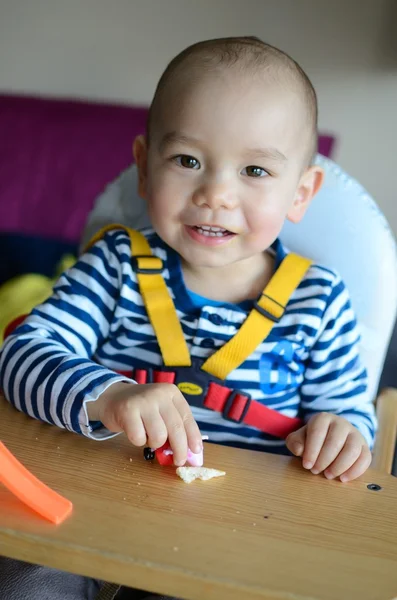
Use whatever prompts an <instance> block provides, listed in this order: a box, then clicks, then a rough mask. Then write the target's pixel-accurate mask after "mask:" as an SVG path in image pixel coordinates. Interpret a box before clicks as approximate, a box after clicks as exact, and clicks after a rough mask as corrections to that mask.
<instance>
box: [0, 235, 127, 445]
mask: <svg viewBox="0 0 397 600" xmlns="http://www.w3.org/2000/svg"><path fill="white" fill-rule="evenodd" d="M128 250H129V240H127V236H126V234H125V233H124V232H120V231H115V232H114V231H113V232H110V233H108V234H106V235H105V237H104V238H103V239H102V240H100V241H99V242H97V243H96V244H95V245H94V246H93V247H92V248H91V249H90V250H89V251H88V252H87V253H85V254H84V255H83V256H82V257H81V258H80V260H79V261H78V262H77V263H76V264H75V265H74V267H73V268H71V269H69V270H68V271H66V272H65V273H64V274H63V275H62V276H61V278H60V279H59V281H58V283H57V284H56V286H55V288H54V292H53V295H52V296H51V297H50V298H49V299H48V300H47V301H46V302H44V303H43V304H41V305H39V306H38V307H36V308H35V309H34V310H33V311H32V313H31V314H30V315H29V316H28V317H27V319H26V320H25V321H24V322H23V324H22V325H21V326H19V327H18V328H17V329H16V330H15V331H14V333H13V334H11V335H10V336H9V337H8V338H7V339H6V341H5V343H4V345H3V347H2V349H1V355H0V387H1V389H2V390H3V391H4V394H5V396H6V398H7V400H8V401H9V402H10V403H11V404H13V405H14V406H15V407H16V408H17V409H18V410H20V411H22V412H25V413H27V414H28V415H30V416H31V417H34V418H36V419H40V420H42V421H46V422H48V423H51V424H54V425H57V426H58V427H61V428H66V429H68V430H70V431H74V432H76V433H82V434H84V435H86V436H88V437H94V438H99V439H100V438H104V437H110V436H111V435H113V434H110V432H109V431H107V430H106V429H105V428H103V427H102V426H101V424H100V423H95V424H93V423H90V422H89V421H88V416H87V413H86V410H85V403H86V402H88V401H94V400H96V399H97V398H98V397H99V396H100V395H101V394H102V393H103V392H104V391H105V390H106V389H107V388H108V387H109V386H110V385H111V384H113V383H115V382H117V381H126V378H125V377H123V376H120V375H117V374H116V373H115V372H114V371H111V370H109V369H107V368H105V367H103V366H101V365H99V364H97V363H96V362H95V361H94V360H93V356H94V355H95V352H96V350H97V348H98V347H100V346H101V344H102V343H103V342H104V341H105V340H106V339H107V338H108V337H109V332H110V326H111V323H112V319H113V314H114V311H115V308H116V305H117V302H118V298H119V296H120V289H121V285H122V279H123V262H125V261H130V253H129V252H128ZM128 381H130V380H128Z"/></svg>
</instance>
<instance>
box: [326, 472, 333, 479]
mask: <svg viewBox="0 0 397 600" xmlns="http://www.w3.org/2000/svg"><path fill="white" fill-rule="evenodd" d="M324 475H325V477H326V478H327V479H335V477H334V476H333V475H332V473H331V472H330V471H324Z"/></svg>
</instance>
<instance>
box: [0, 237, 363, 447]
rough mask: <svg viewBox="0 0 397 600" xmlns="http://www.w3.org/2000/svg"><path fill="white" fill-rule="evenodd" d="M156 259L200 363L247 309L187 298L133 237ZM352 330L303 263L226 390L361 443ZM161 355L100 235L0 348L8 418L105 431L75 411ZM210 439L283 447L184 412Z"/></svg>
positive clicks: (123, 262) (321, 271)
mask: <svg viewBox="0 0 397 600" xmlns="http://www.w3.org/2000/svg"><path fill="white" fill-rule="evenodd" d="M144 235H145V237H146V239H147V240H148V242H149V244H150V246H151V249H152V252H153V254H154V255H155V256H158V257H159V258H161V259H162V261H163V265H164V271H163V277H164V280H165V282H166V285H167V288H168V290H169V292H170V294H171V297H172V298H173V301H174V304H175V308H176V311H177V314H178V318H179V321H180V323H181V326H182V329H183V333H184V336H185V339H186V342H187V345H188V348H189V351H190V355H191V357H192V358H198V359H202V360H205V359H206V358H207V357H208V356H209V355H211V354H212V353H213V352H214V351H216V350H217V349H218V348H220V347H221V346H222V345H223V344H225V343H226V342H227V341H228V340H229V339H231V338H232V337H233V336H234V335H235V334H236V332H237V331H238V330H239V328H240V327H241V325H242V323H243V322H244V320H245V319H246V317H247V314H248V312H249V310H250V308H251V306H252V302H251V301H246V302H243V303H241V304H230V303H219V302H213V301H211V300H208V299H205V298H202V297H197V295H192V294H191V293H189V291H188V290H187V288H186V286H185V284H184V281H183V274H182V270H181V264H180V258H179V255H178V254H177V253H176V252H174V251H173V250H172V249H171V248H169V247H168V246H167V245H166V244H165V243H164V242H163V241H162V240H161V239H160V238H159V237H158V236H157V234H156V233H155V232H153V230H145V231H144ZM271 251H272V252H273V254H274V256H275V269H277V267H278V265H279V264H280V262H281V261H282V260H283V258H284V256H285V255H286V252H287V251H286V250H285V249H284V248H283V246H282V244H281V242H280V241H278V240H277V241H276V242H275V243H274V244H273V246H272V249H271ZM358 344H359V334H358V330H357V325H356V321H355V316H354V313H353V310H352V308H351V305H350V300H349V296H348V293H347V291H346V288H345V286H344V284H343V282H342V281H341V279H340V277H339V276H338V275H337V274H336V273H335V272H333V271H331V270H329V269H327V268H324V267H322V266H319V265H312V266H311V267H310V269H309V270H308V272H307V273H306V275H305V277H304V278H303V280H302V282H301V283H300V285H299V286H298V288H297V289H296V290H295V291H294V293H293V295H292V296H291V299H290V301H289V302H288V305H287V307H286V310H285V313H284V315H283V317H282V318H281V320H280V321H279V322H278V323H276V324H275V325H274V327H273V329H272V331H271V333H270V334H269V336H268V337H267V338H266V339H265V340H264V341H263V342H262V343H261V344H260V345H259V347H258V348H257V349H256V350H255V351H254V352H253V353H252V354H251V355H250V356H249V357H248V358H247V359H246V360H245V362H244V363H243V364H241V365H240V366H239V367H238V368H236V369H235V370H234V371H232V372H231V373H230V374H229V375H228V376H227V379H226V381H227V385H228V387H230V388H234V389H238V390H241V391H242V392H243V393H244V392H245V393H248V394H250V395H251V397H252V398H253V399H254V400H257V401H259V402H262V403H264V404H265V405H266V406H269V407H270V408H272V409H275V410H277V411H279V412H281V413H283V414H285V415H287V416H299V417H302V418H303V419H305V420H307V419H308V418H309V417H310V416H311V415H314V414H315V413H318V412H325V411H326V412H330V413H334V414H338V415H341V416H343V417H345V418H346V419H347V420H348V421H350V422H351V423H352V424H353V425H355V426H356V427H357V428H358V429H359V430H360V431H361V433H362V434H363V436H364V437H365V439H366V440H367V442H368V444H369V445H370V446H372V443H373V439H374V433H375V416H374V407H373V404H372V402H371V399H370V398H369V396H368V394H367V381H366V371H365V368H364V367H363V365H362V363H361V360H360V356H359V350H358ZM161 364H162V357H161V353H160V350H159V346H158V343H157V339H156V336H155V333H154V330H153V328H152V325H151V323H150V321H149V318H148V315H147V313H146V309H145V307H144V304H143V299H142V296H141V294H140V291H139V286H138V283H137V278H136V274H135V271H134V269H133V266H132V262H131V247H130V239H129V237H128V235H127V234H126V232H125V231H123V230H115V231H111V232H108V233H107V234H106V235H105V236H104V238H103V239H101V240H100V241H98V242H97V243H96V244H95V245H94V246H92V248H91V249H90V250H89V251H88V252H86V253H85V254H84V255H83V256H82V257H81V258H80V259H79V260H78V262H77V263H76V264H75V266H74V267H73V268H71V269H70V270H69V271H67V272H66V273H64V274H63V275H62V276H61V278H60V280H59V281H58V283H57V285H56V286H55V288H54V293H53V295H52V296H51V297H50V298H49V299H48V300H47V301H46V302H44V303H43V304H41V305H40V306H38V307H37V308H35V309H34V310H33V312H32V313H31V315H30V316H29V317H28V318H27V319H26V320H25V322H24V323H23V324H22V325H20V326H19V327H18V328H17V329H16V330H15V332H14V333H13V334H12V335H10V336H9V337H8V338H7V340H6V341H5V343H4V345H3V348H2V351H1V356H0V386H1V388H2V389H3V390H4V393H5V395H6V397H7V399H8V400H9V401H10V402H11V403H12V404H13V405H14V406H15V407H16V408H17V409H19V410H21V411H23V412H26V413H27V414H29V415H31V416H32V417H34V418H36V419H41V420H43V421H47V422H49V423H52V424H55V425H57V426H58V427H63V428H66V429H69V430H71V431H74V432H77V433H82V434H84V435H86V436H88V437H92V438H95V439H106V438H108V437H110V436H111V435H113V434H112V433H110V432H109V431H108V430H106V428H104V427H103V426H102V425H101V424H99V423H90V422H89V421H88V417H87V413H86V408H85V406H86V403H87V402H89V401H93V400H96V399H97V398H98V397H99V396H100V394H102V393H103V392H104V390H105V389H106V388H107V387H108V386H109V385H111V384H112V383H114V382H117V381H125V377H123V376H122V375H119V374H117V373H116V372H117V371H121V372H125V371H128V370H131V369H132V368H143V369H145V368H146V369H147V368H150V367H155V366H160V365H161ZM192 411H193V414H194V416H195V418H196V420H197V422H198V424H199V426H200V429H201V431H202V433H203V434H206V435H208V436H209V437H210V440H211V441H214V442H218V443H223V444H228V445H234V446H240V447H246V448H252V449H257V450H270V451H273V452H274V451H276V452H277V451H279V452H280V451H281V452H282V451H284V450H283V448H284V449H285V442H284V441H281V440H278V439H275V438H274V437H272V436H270V435H267V434H264V433H262V432H260V431H259V430H257V429H255V428H253V427H249V426H245V425H244V424H238V423H233V422H230V421H227V420H225V419H224V418H223V417H222V415H221V414H220V413H216V412H214V411H210V410H207V409H204V408H196V407H193V408H192Z"/></svg>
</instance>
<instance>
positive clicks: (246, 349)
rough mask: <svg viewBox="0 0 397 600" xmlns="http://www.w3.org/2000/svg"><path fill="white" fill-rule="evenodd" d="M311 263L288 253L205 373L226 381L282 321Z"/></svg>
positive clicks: (207, 361)
mask: <svg viewBox="0 0 397 600" xmlns="http://www.w3.org/2000/svg"><path fill="white" fill-rule="evenodd" d="M311 264H312V261H311V260H309V259H307V258H304V257H303V256H299V255H298V254H293V253H291V254H287V256H286V257H285V258H284V260H283V262H282V263H281V265H280V266H279V268H278V269H277V271H276V272H275V274H274V275H273V277H272V278H271V280H270V281H269V283H268V284H267V286H266V287H265V289H264V290H263V292H262V295H261V297H260V298H259V300H258V301H257V302H256V303H255V304H254V308H253V309H252V310H251V312H250V314H249V315H248V317H247V318H246V320H245V321H244V323H243V324H242V325H241V327H240V329H239V331H238V332H237V333H236V335H235V336H234V337H232V339H231V340H229V341H228V342H227V343H226V344H225V345H224V346H222V348H219V350H218V351H217V352H215V353H214V354H212V355H211V356H210V357H209V358H208V359H207V360H206V361H205V363H204V364H203V365H202V367H201V368H202V369H203V371H206V372H207V373H211V374H212V375H215V377H218V378H219V379H226V377H227V375H228V374H229V373H231V372H232V371H233V370H234V369H236V368H237V367H238V366H240V365H241V364H242V363H243V362H244V361H245V360H246V358H248V356H250V355H251V354H252V352H254V350H255V349H256V348H257V347H258V346H259V344H261V343H262V342H263V341H264V340H265V339H266V338H267V336H268V335H269V333H270V331H271V330H272V328H273V325H274V323H277V322H278V321H279V320H280V319H281V317H282V316H283V314H284V311H285V307H286V306H287V303H288V300H289V299H290V297H291V296H292V294H293V292H294V291H295V289H296V288H297V287H298V285H299V284H300V282H301V281H302V279H303V277H304V275H305V273H306V271H307V270H308V268H309V267H310V265H311Z"/></svg>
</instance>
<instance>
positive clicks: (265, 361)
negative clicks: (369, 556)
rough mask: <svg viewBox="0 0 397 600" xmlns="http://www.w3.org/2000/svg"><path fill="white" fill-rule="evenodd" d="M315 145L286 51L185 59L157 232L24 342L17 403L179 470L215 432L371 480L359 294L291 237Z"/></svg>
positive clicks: (88, 274) (236, 47) (221, 46)
mask: <svg viewBox="0 0 397 600" xmlns="http://www.w3.org/2000/svg"><path fill="white" fill-rule="evenodd" d="M316 146H317V100H316V94H315V91H314V89H313V87H312V84H311V83H310V81H309V79H308V77H307V76H306V75H305V73H304V72H303V70H302V69H301V68H300V67H299V65H298V64H297V63H296V62H295V61H294V60H292V59H291V58H290V57H289V56H287V55H286V54H285V53H284V52H282V51H280V50H278V49H276V48H274V47H272V46H270V45H268V44H265V43H264V42H262V41H260V40H259V39H257V38H251V37H243V38H227V39H217V40H211V41H206V42H201V43H198V44H195V45H193V46H191V47H189V48H187V49H186V50H184V51H183V52H182V53H181V54H179V55H178V56H177V57H176V58H174V60H173V61H172V62H171V63H170V64H169V66H168V67H167V69H166V71H165V72H164V74H163V76H162V77H161V79H160V82H159V84H158V87H157V90H156V93H155V96H154V99H153V102H152V105H151V108H150V115H149V119H148V127H147V133H146V136H142V137H139V138H137V139H136V140H135V142H134V157H135V161H136V163H137V167H138V171H139V193H140V195H141V197H142V198H144V199H145V201H146V202H147V205H148V211H149V215H150V218H151V222H152V225H153V230H144V231H143V232H141V234H140V235H139V234H136V233H135V234H131V237H130V236H129V234H128V232H126V231H125V230H124V229H122V228H115V229H113V230H111V231H108V232H106V233H104V234H103V235H102V236H100V237H99V238H98V240H97V241H95V243H93V244H92V245H91V247H90V248H89V250H88V251H87V252H86V253H85V254H83V255H82V257H81V258H80V259H79V261H78V262H77V264H76V265H75V266H74V267H73V268H72V269H70V270H69V271H68V272H66V273H65V274H64V275H63V276H62V277H61V279H60V280H59V282H58V284H57V286H56V287H55V290H54V293H53V295H52V296H51V297H50V298H49V299H48V301H47V302H45V303H44V304H42V305H41V306H39V307H37V308H36V309H35V310H34V311H33V312H32V314H31V315H30V316H29V317H28V318H27V319H26V320H25V322H24V323H23V324H22V325H21V326H19V327H18V328H17V329H16V330H15V332H14V333H13V334H12V335H11V336H9V337H8V338H7V340H6V341H5V343H4V346H3V349H2V353H1V362H0V385H1V387H2V389H3V390H4V393H5V395H6V397H7V399H8V400H9V401H10V402H11V403H12V404H13V405H15V406H16V408H18V409H19V410H22V411H24V412H26V413H28V414H29V415H31V416H32V417H34V418H37V419H42V420H43V421H47V422H49V423H53V424H56V425H58V426H59V427H64V428H67V429H69V430H71V431H75V432H77V433H82V434H84V435H86V436H88V437H91V438H95V439H99V438H101V439H103V438H104V437H110V436H112V435H115V434H116V433H118V432H122V431H124V432H125V434H126V435H127V436H128V438H129V440H130V441H131V443H132V444H134V445H136V446H144V445H148V446H150V447H152V448H159V447H160V446H162V445H163V444H164V443H165V442H166V441H167V440H168V441H169V442H170V445H171V448H172V450H173V456H174V462H175V464H176V465H183V464H184V463H185V462H186V458H187V453H188V448H190V449H191V450H192V451H193V452H195V453H199V452H200V451H201V449H202V441H201V434H202V433H204V434H206V435H209V436H210V439H211V440H212V441H215V442H218V443H223V444H228V445H235V446H240V447H243V448H252V449H256V450H266V451H272V452H276V451H277V452H282V451H286V448H287V449H288V450H289V451H290V452H291V453H293V454H294V455H296V456H299V457H301V458H302V464H303V467H304V468H305V469H309V470H310V471H311V472H312V473H313V474H319V473H323V474H324V475H325V477H327V478H328V479H334V478H339V479H340V480H341V481H350V480H353V479H355V478H356V477H358V476H360V475H362V474H363V473H364V472H365V470H366V469H367V468H368V466H369V464H370V462H371V452H370V447H371V445H372V443H373V440H374V434H375V416H374V409H373V405H372V403H371V398H369V397H368V394H367V392H366V372H365V368H364V367H363V365H362V363H361V360H360V356H359V350H358V342H359V334H358V332H357V326H356V322H355V317H354V314H353V311H352V308H351V305H350V301H349V297H348V293H347V291H346V288H345V286H344V284H343V282H342V281H341V279H340V277H339V276H338V275H337V274H336V273H335V272H333V271H331V270H329V269H327V268H324V267H322V266H320V265H317V264H310V263H309V262H308V261H305V260H303V259H301V258H298V257H293V256H292V255H291V254H289V253H288V251H287V250H286V249H285V248H284V247H283V245H282V244H281V242H280V241H279V239H278V235H279V233H280V230H281V229H282V226H283V223H284V221H285V220H286V219H289V220H290V221H292V222H294V223H298V222H299V221H300V220H301V219H302V218H303V216H304V214H305V212H306V210H307V208H308V207H309V205H310V202H311V200H312V198H313V197H314V195H315V194H316V192H317V191H318V189H319V188H320V186H321V183H322V180H323V173H322V171H321V169H320V168H319V167H318V166H313V165H312V159H313V156H314V154H315V151H316ZM150 254H151V255H153V256H154V257H155V258H151V259H150V258H133V257H132V255H145V256H148V255H150ZM151 278H152V279H151ZM153 278H154V279H153ZM148 280H150V281H152V282H155V283H153V286H154V287H155V289H156V293H151V290H150V286H151V285H152V284H150V283H149V284H148V283H147V281H148ZM145 282H146V283H145ZM153 289H154V288H152V291H153ZM287 292H288V293H287ZM156 298H157V300H158V302H157V305H156ZM189 365H191V366H190V367H189ZM184 369H185V370H184ZM195 378H196V379H195ZM136 382H138V384H137V383H136ZM283 438H286V440H285V439H283ZM29 592H30V595H29V598H36V597H37V598H38V597H39V595H37V596H35V595H34V594H33V596H32V586H31V585H30V587H29ZM0 595H1V594H0ZM8 597H9V598H10V596H8ZM12 597H13V596H12ZM15 597H17V596H15ZM19 597H21V596H18V598H19ZM77 598H80V596H77V595H76V599H77Z"/></svg>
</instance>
